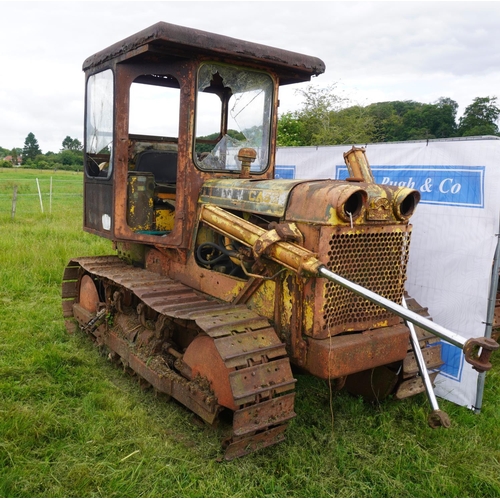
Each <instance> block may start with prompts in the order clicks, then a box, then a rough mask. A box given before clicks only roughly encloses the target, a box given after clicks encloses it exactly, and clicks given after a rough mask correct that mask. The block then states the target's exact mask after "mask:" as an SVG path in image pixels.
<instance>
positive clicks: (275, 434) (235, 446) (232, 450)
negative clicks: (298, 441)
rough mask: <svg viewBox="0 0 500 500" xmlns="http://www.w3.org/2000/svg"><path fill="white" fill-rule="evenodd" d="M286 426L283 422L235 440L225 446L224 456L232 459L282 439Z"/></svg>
mask: <svg viewBox="0 0 500 500" xmlns="http://www.w3.org/2000/svg"><path fill="white" fill-rule="evenodd" d="M286 427H287V424H283V425H280V426H278V427H274V428H272V429H270V430H268V431H265V432H261V433H259V434H255V435H251V436H248V437H243V438H242V439H238V440H235V441H233V442H232V443H231V444H230V445H229V446H228V447H227V449H226V452H225V454H224V458H225V459H226V460H233V459H234V458H238V457H242V456H244V455H248V454H249V453H253V452H254V451H257V450H260V449H262V448H265V447H266V446H271V445H273V444H276V443H279V442H281V441H284V439H285V429H286Z"/></svg>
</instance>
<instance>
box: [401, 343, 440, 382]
mask: <svg viewBox="0 0 500 500" xmlns="http://www.w3.org/2000/svg"><path fill="white" fill-rule="evenodd" d="M422 355H423V357H424V360H425V364H426V366H427V369H428V370H431V369H433V368H439V367H440V366H441V365H442V364H443V360H442V359H441V345H434V346H430V347H426V348H424V349H422ZM419 371H420V370H419V368H418V364H417V360H416V357H415V354H413V353H411V354H410V355H408V356H406V358H405V360H404V361H403V372H404V374H405V377H410V376H412V375H415V374H417V373H418V372H419Z"/></svg>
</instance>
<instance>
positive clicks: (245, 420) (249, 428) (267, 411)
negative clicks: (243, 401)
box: [233, 393, 295, 436]
mask: <svg viewBox="0 0 500 500" xmlns="http://www.w3.org/2000/svg"><path fill="white" fill-rule="evenodd" d="M294 402H295V393H292V394H285V395H284V396H280V397H278V398H273V399H269V400H267V401H264V402H263V403H259V404H256V405H253V406H249V407H246V408H242V409H241V410H238V411H236V412H235V413H234V417H233V428H234V434H235V436H243V435H245V434H248V433H250V432H255V431H257V430H260V429H264V428H266V427H269V426H271V425H278V424H282V423H283V422H287V421H288V420H291V419H292V418H294V417H295V412H294V411H293V408H294Z"/></svg>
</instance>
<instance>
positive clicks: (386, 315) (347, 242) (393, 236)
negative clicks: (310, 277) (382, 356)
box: [311, 225, 411, 338]
mask: <svg viewBox="0 0 500 500" xmlns="http://www.w3.org/2000/svg"><path fill="white" fill-rule="evenodd" d="M410 234H411V228H410V227H408V226H401V225H388V226H371V227H364V228H363V229H362V230H357V229H356V227H354V228H352V229H351V228H350V227H337V228H328V227H323V228H322V229H321V237H320V243H319V254H320V255H328V259H329V260H328V262H325V265H326V267H327V268H328V269H329V270H331V271H332V272H334V273H336V274H338V275H339V276H342V277H343V278H345V279H348V280H350V281H352V282H354V283H356V284H358V285H360V286H363V287H365V288H367V289H368V290H371V291H372V292H374V293H378V294H379V295H381V296H383V297H385V298H386V299H389V300H392V301H393V302H395V303H397V304H400V303H401V297H402V296H403V293H404V287H405V281H406V267H407V263H408V258H409V243H410ZM314 294H315V305H314V310H315V317H314V327H313V331H312V332H311V335H312V336H314V337H316V338H326V337H327V336H328V335H337V334H341V333H343V332H346V331H364V330H367V329H369V328H378V327H381V326H390V325H396V324H398V323H399V321H400V320H399V318H398V317H397V316H396V315H394V314H392V313H391V312H388V311H387V310H386V309H384V308H383V307H380V306H378V305H376V304H373V303H372V302H370V301H368V300H366V299H363V298H362V297H359V296H356V295H355V294H354V293H352V292H350V291H349V290H347V289H345V288H343V287H341V286H339V285H336V284H335V283H332V282H329V281H327V280H317V282H316V283H315V290H314Z"/></svg>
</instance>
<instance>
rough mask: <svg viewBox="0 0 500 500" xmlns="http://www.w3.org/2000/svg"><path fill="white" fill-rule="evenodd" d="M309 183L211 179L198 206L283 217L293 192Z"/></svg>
mask: <svg viewBox="0 0 500 500" xmlns="http://www.w3.org/2000/svg"><path fill="white" fill-rule="evenodd" d="M303 183H307V181H299V180H291V179H273V180H268V181H251V182H250V181H247V180H242V179H209V180H207V181H206V182H205V183H204V184H203V186H202V187H201V192H200V197H199V202H200V203H213V204H214V205H217V206H219V207H221V208H225V209H238V210H245V211H248V212H252V213H257V214H265V215H268V216H276V217H283V215H284V214H285V210H286V207H287V203H288V197H289V196H290V192H291V191H292V190H293V189H294V188H295V186H298V185H299V184H303Z"/></svg>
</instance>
